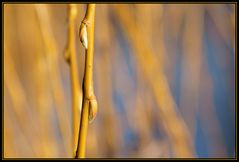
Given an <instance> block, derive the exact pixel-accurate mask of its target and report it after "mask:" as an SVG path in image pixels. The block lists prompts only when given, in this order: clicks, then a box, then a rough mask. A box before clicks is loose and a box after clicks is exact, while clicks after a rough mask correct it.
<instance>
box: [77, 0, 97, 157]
mask: <svg viewBox="0 0 239 162" xmlns="http://www.w3.org/2000/svg"><path fill="white" fill-rule="evenodd" d="M94 17H95V4H88V5H87V11H86V15H85V18H84V20H83V21H82V24H81V27H80V40H81V42H82V44H83V46H84V47H85V51H86V55H85V71H84V79H83V85H82V89H83V103H82V112H81V122H80V129H79V138H78V146H77V150H76V158H84V157H85V148H86V136H87V127H88V122H89V121H93V119H94V118H95V116H96V113H97V101H96V97H95V95H94V88H93V60H94Z"/></svg>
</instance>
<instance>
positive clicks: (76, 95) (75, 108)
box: [65, 4, 81, 156]
mask: <svg viewBox="0 0 239 162" xmlns="http://www.w3.org/2000/svg"><path fill="white" fill-rule="evenodd" d="M68 11H69V13H68V16H69V20H68V21H69V25H68V43H67V48H66V52H65V59H66V60H67V61H68V63H69V65H70V72H71V85H72V87H71V88H72V116H73V120H72V125H73V146H72V147H73V150H72V151H73V156H74V154H75V149H76V146H77V132H78V126H79V106H80V103H81V98H80V91H79V90H80V87H79V76H78V66H77V61H76V60H77V57H76V52H75V18H76V15H77V8H76V5H75V4H69V10H68Z"/></svg>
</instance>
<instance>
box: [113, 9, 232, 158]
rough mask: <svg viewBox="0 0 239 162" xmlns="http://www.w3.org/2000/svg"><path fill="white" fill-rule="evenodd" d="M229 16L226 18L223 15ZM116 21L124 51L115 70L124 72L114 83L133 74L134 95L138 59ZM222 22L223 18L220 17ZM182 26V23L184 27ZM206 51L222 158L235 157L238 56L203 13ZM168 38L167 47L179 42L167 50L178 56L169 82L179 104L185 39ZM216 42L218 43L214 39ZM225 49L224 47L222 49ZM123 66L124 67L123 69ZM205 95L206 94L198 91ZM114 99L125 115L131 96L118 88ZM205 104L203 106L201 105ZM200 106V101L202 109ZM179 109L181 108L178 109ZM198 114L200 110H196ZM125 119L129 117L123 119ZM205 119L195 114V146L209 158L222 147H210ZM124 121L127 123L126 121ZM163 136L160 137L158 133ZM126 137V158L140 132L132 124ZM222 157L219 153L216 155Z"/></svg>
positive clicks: (156, 129)
mask: <svg viewBox="0 0 239 162" xmlns="http://www.w3.org/2000/svg"><path fill="white" fill-rule="evenodd" d="M224 18H225V19H226V17H224ZM111 21H112V22H113V24H114V29H115V30H116V31H117V32H116V35H117V39H118V42H119V45H120V47H121V49H123V51H122V53H121V54H122V56H121V57H119V58H120V59H119V58H117V61H115V62H117V65H114V69H113V70H114V71H117V72H119V71H121V73H122V74H119V73H117V75H116V74H115V76H114V78H113V79H114V82H116V83H118V84H120V83H121V80H122V77H124V75H128V76H129V77H130V80H128V81H129V82H130V83H129V82H128V84H130V85H133V87H131V90H132V91H130V93H131V95H133V94H134V93H137V91H136V89H135V84H134V83H136V81H137V79H136V71H135V69H134V67H135V58H133V57H132V52H133V51H131V50H130V46H129V44H130V43H127V41H129V40H127V39H126V38H125V36H124V33H123V31H122V29H121V28H120V27H119V26H120V25H119V24H117V21H116V19H114V17H112V20H111ZM221 21H223V20H221ZM182 27H183V26H182ZM203 32H204V33H203V48H204V49H203V52H204V54H203V55H204V57H205V60H206V62H205V65H206V66H207V70H208V73H209V75H210V77H211V78H212V85H213V87H212V89H213V92H212V95H213V96H212V99H213V101H212V103H213V104H214V110H215V113H216V114H215V115H216V118H217V120H218V122H219V128H220V129H221V132H222V140H223V141H222V143H224V144H225V150H226V155H221V156H222V157H224V156H227V157H234V156H235V59H234V49H233V46H228V45H227V43H225V42H223V41H225V40H223V38H222V36H221V35H220V32H219V31H218V29H217V26H216V25H215V24H214V22H213V20H212V19H211V18H210V16H209V15H208V14H207V12H205V15H204V27H203ZM215 35H218V37H220V39H222V40H215V39H218V38H217V37H215ZM165 40H166V46H168V47H170V43H173V44H176V48H177V49H174V50H172V49H170V48H169V49H168V50H169V51H170V50H171V53H172V51H174V54H175V56H176V59H175V60H173V61H172V64H174V79H175V80H173V81H170V83H171V84H170V88H171V92H172V95H173V97H174V100H175V103H176V104H177V105H179V103H180V101H179V100H180V89H181V88H180V86H181V82H182V76H181V75H182V72H181V68H182V63H183V62H182V57H181V56H182V52H183V51H182V49H181V48H182V44H181V43H182V42H181V41H180V40H173V38H170V34H168V35H166V36H165ZM215 41H216V42H215ZM221 48H223V50H221ZM222 58H226V59H225V60H220V59H222ZM122 66H124V68H126V69H127V74H126V73H124V71H122V69H121V68H122ZM120 69H121V70H120ZM119 75H120V76H121V77H117V76H119ZM199 95H203V94H199ZM113 98H114V104H115V105H116V108H117V111H118V112H119V114H121V116H125V113H126V111H125V109H128V108H130V107H126V104H127V102H129V101H128V100H129V98H128V97H123V94H122V91H121V93H120V92H119V91H118V90H115V91H114V93H113ZM202 106H203V105H202ZM198 109H200V104H199V108H198ZM178 111H180V109H179V110H178ZM197 113H198V112H197ZM124 120H126V119H125V118H124ZM202 120H203V118H202V117H201V116H200V115H199V114H196V119H195V136H194V147H195V148H194V149H195V152H196V155H195V156H196V157H199V158H208V157H215V156H214V155H213V154H212V152H213V151H212V150H210V149H219V150H220V148H213V147H216V145H214V146H213V147H209V143H210V138H209V137H208V136H207V134H206V133H205V130H204V129H202V128H203V124H202ZM123 123H126V122H125V121H124V122H123ZM152 128H153V129H154V130H153V132H154V134H155V136H158V135H159V134H161V133H162V132H160V131H161V130H160V129H159V128H158V125H157V124H155V125H154V126H152ZM159 137H160V136H159ZM215 138H217V137H215ZM123 139H124V141H125V145H124V146H123V147H124V148H125V149H123V150H124V152H123V153H122V155H123V156H124V157H127V156H130V155H128V154H127V153H128V152H130V150H131V151H132V150H136V149H137V140H138V137H137V134H136V132H134V131H133V129H130V127H129V125H127V126H125V129H124V133H123ZM217 156H220V155H216V157H217Z"/></svg>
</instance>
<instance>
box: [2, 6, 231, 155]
mask: <svg viewBox="0 0 239 162" xmlns="http://www.w3.org/2000/svg"><path fill="white" fill-rule="evenodd" d="M3 7H4V12H3V14H4V33H3V34H4V53H3V57H4V109H3V110H4V111H3V112H4V130H3V132H4V140H3V145H4V146H3V147H4V149H3V151H4V157H5V158H7V157H34V158H36V157H39V158H41V157H57V158H62V157H72V145H71V144H72V129H73V128H72V127H73V126H72V108H71V107H72V102H71V101H72V100H71V98H72V92H71V77H70V68H69V65H68V64H67V62H66V61H65V59H64V49H65V47H66V44H67V28H68V4H4V5H3ZM77 9H78V13H77V18H76V21H75V25H76V30H75V36H76V44H75V46H76V52H77V64H78V71H79V86H80V87H81V84H82V79H83V72H84V59H85V54H84V48H83V46H82V45H81V43H80V41H79V37H78V30H79V26H80V24H81V21H82V20H83V18H84V14H85V11H86V4H77ZM94 51H95V52H94V53H95V56H94V86H95V95H96V97H97V100H98V106H99V107H98V114H97V117H96V119H95V120H94V122H93V123H91V124H90V125H89V127H88V134H87V147H86V157H89V158H94V157H96V158H107V157H111V158H114V157H115V158H120V157H126V158H141V157H152V158H170V157H176V158H177V157H196V158H207V157H214V158H220V157H235V4H205V5H204V4H96V16H95V50H94ZM81 94H82V93H81ZM79 113H80V111H79Z"/></svg>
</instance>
